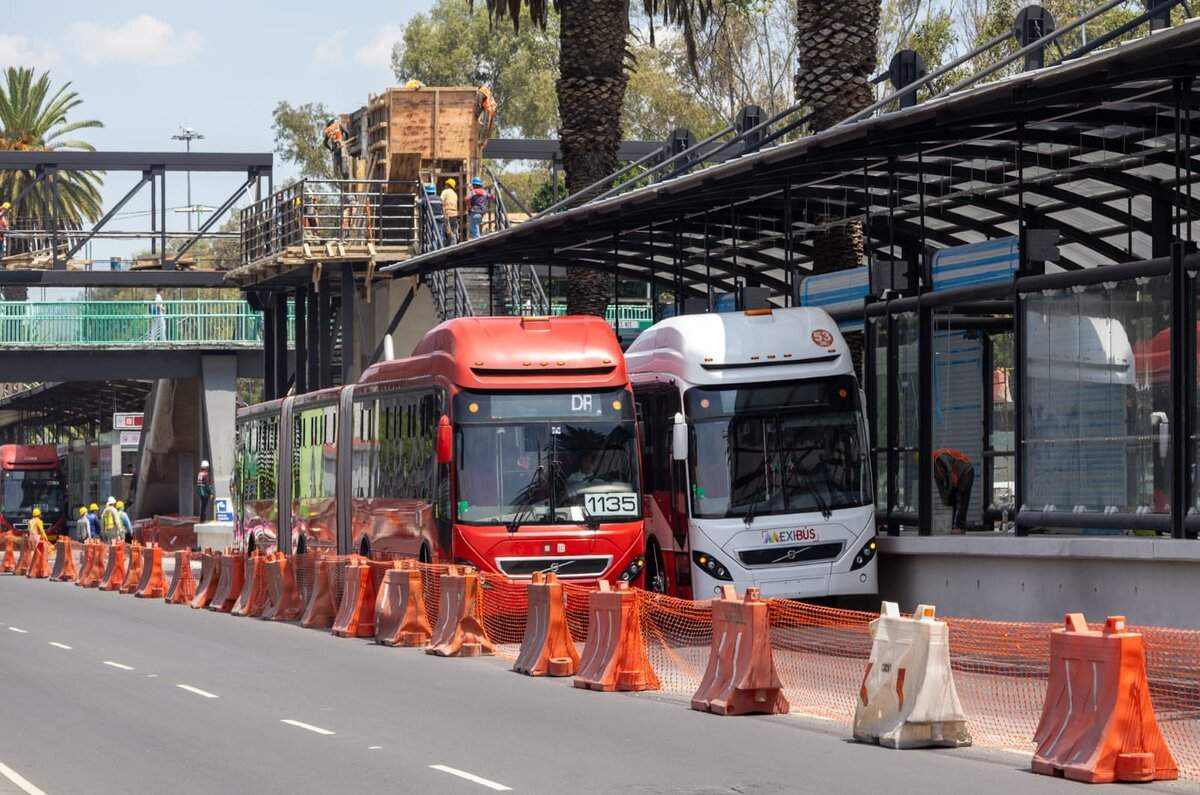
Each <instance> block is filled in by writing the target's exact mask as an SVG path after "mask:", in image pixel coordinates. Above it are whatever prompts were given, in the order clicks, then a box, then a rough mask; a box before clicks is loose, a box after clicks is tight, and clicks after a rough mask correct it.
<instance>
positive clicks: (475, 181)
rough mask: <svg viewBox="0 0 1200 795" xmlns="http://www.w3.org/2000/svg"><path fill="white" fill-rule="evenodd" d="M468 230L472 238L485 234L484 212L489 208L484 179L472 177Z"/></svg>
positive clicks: (468, 196)
mask: <svg viewBox="0 0 1200 795" xmlns="http://www.w3.org/2000/svg"><path fill="white" fill-rule="evenodd" d="M466 202H467V230H468V233H467V234H468V237H469V238H470V239H471V240H474V239H475V238H477V237H479V236H480V235H481V234H483V214H484V213H486V212H487V208H488V192H487V190H485V189H484V187H483V179H481V178H480V177H472V178H471V192H470V193H468V194H467V199H466Z"/></svg>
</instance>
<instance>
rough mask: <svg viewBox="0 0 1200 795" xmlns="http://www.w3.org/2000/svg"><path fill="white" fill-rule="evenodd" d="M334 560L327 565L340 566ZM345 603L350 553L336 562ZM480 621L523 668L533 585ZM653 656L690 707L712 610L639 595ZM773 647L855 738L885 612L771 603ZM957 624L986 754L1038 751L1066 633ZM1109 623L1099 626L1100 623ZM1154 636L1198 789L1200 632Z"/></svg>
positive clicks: (1169, 725)
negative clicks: (1057, 651) (1053, 638)
mask: <svg viewBox="0 0 1200 795" xmlns="http://www.w3.org/2000/svg"><path fill="white" fill-rule="evenodd" d="M330 557H331V556H326V559H330ZM332 559H334V560H336V561H337V562H338V566H337V568H336V571H337V574H336V575H335V588H336V595H337V598H338V599H339V600H340V598H341V592H342V587H343V583H344V581H345V577H344V570H345V566H346V564H347V563H348V562H351V561H353V560H356V559H357V558H356V557H355V556H352V555H348V556H336V557H332ZM416 565H417V566H418V568H419V569H420V571H421V579H422V585H423V589H424V597H425V611H426V614H427V616H428V618H429V621H430V623H431V624H432V623H436V622H437V616H438V599H439V593H440V587H439V585H440V581H439V580H440V576H441V575H442V574H444V573H445V572H446V570H447V568H448V567H447V566H445V565H441V564H416ZM479 577H480V580H481V582H480V593H481V598H480V602H479V610H480V616H479V618H480V620H481V622H482V623H483V626H484V629H485V631H486V632H487V636H488V640H490V641H491V642H492V643H493V644H495V646H496V653H497V655H498V656H501V657H505V658H510V659H516V657H517V654H518V651H519V648H520V645H521V639H522V637H523V636H524V633H525V616H526V610H527V604H528V600H527V596H526V588H527V585H528V583H527V582H524V581H512V580H509V579H508V578H506V577H503V576H501V575H498V574H492V573H487V572H481V573H480V574H479ZM593 590H594V589H593V588H588V587H581V586H578V585H573V584H571V583H569V582H566V583H564V584H563V594H564V598H565V599H566V602H567V605H566V616H567V625H568V627H569V628H570V631H571V636H572V637H573V638H574V640H575V641H576V643H577V644H579V646H580V647H581V648H582V645H583V643H584V641H585V640H586V638H587V621H588V611H587V602H588V594H589V593H590V592H591V591H593ZM637 594H638V600H639V610H640V615H641V623H642V630H643V632H644V634H645V641H646V647H647V654H648V656H649V658H650V662H651V664H652V665H653V667H654V670H655V673H657V675H658V678H659V680H660V681H661V684H662V691H663V692H665V693H669V694H673V695H678V696H681V697H684V698H690V697H691V695H692V694H693V693H694V692H695V691H696V689H697V688H698V687H699V685H700V680H701V678H702V677H703V675H704V670H705V667H706V666H707V664H708V654H709V647H710V644H711V642H712V612H711V608H710V604H709V603H708V602H692V601H687V600H683V599H676V598H674V597H670V596H663V595H659V594H654V593H649V592H646V591H637ZM767 602H768V614H769V617H770V623H771V645H772V649H773V654H774V658H775V666H776V669H777V670H778V672H779V676H780V679H781V680H782V681H783V685H784V691H785V694H786V696H787V699H788V701H789V702H790V704H791V708H792V712H794V713H797V714H802V715H806V716H811V717H816V718H820V719H825V720H830V721H833V722H835V723H837V724H839V725H840V726H843V727H845V728H846V730H847V732H848V731H849V729H850V724H851V721H852V719H853V716H854V701H855V699H856V698H857V696H858V691H859V687H860V685H861V683H862V678H863V672H864V670H865V669H866V663H867V659H868V656H869V655H870V651H871V637H870V632H869V624H870V622H871V621H872V620H873V619H874V618H876V617H877V614H876V613H868V612H861V611H855V610H841V609H836V608H829V607H822V606H818V605H813V604H808V603H805V602H795V601H791V600H786V599H769V600H767ZM942 620H945V621H946V622H947V624H949V631H950V659H951V666H952V668H953V669H954V677H955V684H956V686H957V689H958V694H959V697H960V699H961V701H962V705H963V708H964V710H965V711H966V713H967V716H968V720H967V725H968V728H969V729H970V732H971V735H972V737H973V739H974V742H975V743H976V744H977V745H980V746H985V747H990V748H1002V749H1008V750H1013V751H1019V752H1023V753H1032V751H1033V736H1034V731H1035V729H1036V728H1037V724H1038V719H1039V717H1040V715H1041V710H1042V702H1043V700H1044V698H1045V694H1046V682H1047V677H1048V672H1049V664H1050V631H1051V630H1052V629H1055V628H1057V627H1058V625H1057V624H1038V623H1025V622H1009V621H987V620H982V619H968V618H943V619H942ZM1097 626H1099V625H1097ZM1131 630H1132V631H1136V632H1141V633H1142V634H1143V635H1144V638H1145V647H1146V664H1147V670H1148V673H1149V680H1150V694H1151V699H1152V701H1153V704H1154V709H1155V713H1156V714H1157V716H1158V722H1159V725H1160V727H1161V729H1162V731H1163V734H1164V736H1165V737H1166V740H1167V744H1168V746H1169V747H1170V749H1171V751H1172V753H1173V754H1174V755H1175V759H1176V761H1177V763H1178V765H1179V773H1180V776H1181V777H1182V778H1185V779H1192V780H1200V631H1197V630H1186V629H1171V628H1165V627H1131Z"/></svg>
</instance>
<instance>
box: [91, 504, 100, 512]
mask: <svg viewBox="0 0 1200 795" xmlns="http://www.w3.org/2000/svg"><path fill="white" fill-rule="evenodd" d="M88 510H89V511H98V510H100V506H99V505H97V504H96V503H94V502H93V503H92V504H91V505H89V506H88Z"/></svg>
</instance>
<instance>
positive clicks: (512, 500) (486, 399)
mask: <svg viewBox="0 0 1200 795" xmlns="http://www.w3.org/2000/svg"><path fill="white" fill-rule="evenodd" d="M454 411H455V427H456V429H457V440H456V447H457V450H456V452H455V462H456V467H457V474H458V521H460V522H462V523H465V524H507V525H511V526H512V527H513V528H514V529H516V527H517V526H519V525H522V524H557V523H564V522H570V523H577V522H584V521H588V520H593V521H629V520H633V519H638V518H640V517H641V502H640V500H639V498H638V491H639V484H640V478H639V476H638V468H637V466H638V464H637V442H636V434H635V430H634V424H633V412H632V408H631V400H630V399H629V394H628V392H626V391H624V390H612V391H607V392H593V393H575V394H570V393H562V394H560V393H551V394H547V393H533V394H528V393H527V394H513V393H505V394H484V393H471V392H463V393H460V394H459V395H457V396H456V397H455V409H454Z"/></svg>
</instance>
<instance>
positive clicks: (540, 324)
mask: <svg viewBox="0 0 1200 795" xmlns="http://www.w3.org/2000/svg"><path fill="white" fill-rule="evenodd" d="M430 376H440V377H442V378H445V379H447V380H449V381H450V382H452V383H454V384H456V385H458V386H460V387H463V388H465V389H514V390H518V389H519V390H525V389H567V388H570V389H578V388H580V387H586V388H592V389H611V388H618V387H623V386H625V385H626V384H627V383H628V382H629V377H628V375H627V374H626V372H625V358H624V356H623V355H622V354H621V346H620V344H619V343H618V342H617V338H616V336H614V335H613V332H612V329H611V328H609V326H608V324H607V323H605V322H604V320H603V319H601V318H598V317H592V316H588V315H579V316H568V317H549V318H547V317H465V318H455V319H453V320H447V321H446V322H444V323H442V324H441V325H438V326H436V327H434V328H433V329H431V330H430V331H429V332H428V333H427V334H426V335H425V336H424V337H423V338H422V339H421V341H420V342H419V343H417V347H416V348H415V349H414V350H413V354H412V356H410V357H408V358H407V359H397V360H395V361H390V362H380V363H378V364H376V365H373V366H372V367H371V368H370V369H368V370H367V371H366V372H365V373H363V376H362V378H361V379H359V383H360V384H370V383H378V382H385V381H395V380H401V379H411V378H420V377H430Z"/></svg>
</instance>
